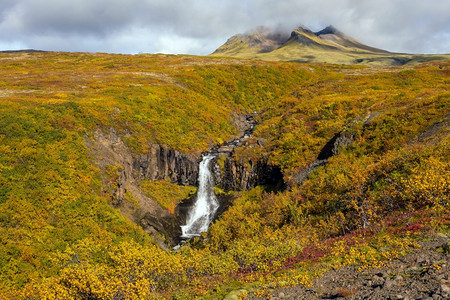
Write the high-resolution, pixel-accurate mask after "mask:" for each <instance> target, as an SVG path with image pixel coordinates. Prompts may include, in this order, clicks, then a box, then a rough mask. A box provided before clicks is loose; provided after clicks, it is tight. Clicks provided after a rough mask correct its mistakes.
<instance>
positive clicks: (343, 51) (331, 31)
mask: <svg viewBox="0 0 450 300" xmlns="http://www.w3.org/2000/svg"><path fill="white" fill-rule="evenodd" d="M211 56H228V57H236V58H245V59H261V60H268V61H296V62H309V63H311V62H314V63H316V62H317V63H339V64H360V63H362V64H377V65H404V64H413V63H421V62H425V61H429V60H436V59H449V58H450V56H449V55H411V54H404V53H392V52H389V51H386V50H382V49H378V48H375V47H371V46H368V45H365V44H363V43H361V42H359V41H357V40H356V39H354V38H352V37H349V36H347V35H346V34H344V33H342V32H341V31H339V30H338V29H336V28H335V27H333V26H331V25H330V26H327V27H326V28H324V29H322V30H320V31H317V32H313V31H311V30H309V29H308V28H305V27H301V26H300V27H298V28H297V29H295V30H294V31H292V33H291V34H290V36H289V35H288V34H285V33H282V32H277V31H275V30H272V29H269V28H264V27H259V28H257V29H256V30H254V31H251V32H249V33H246V34H238V35H235V36H232V37H231V38H229V39H228V41H227V42H226V43H225V44H223V45H222V46H220V47H219V48H218V49H217V50H216V51H214V52H213V53H212V54H211Z"/></svg>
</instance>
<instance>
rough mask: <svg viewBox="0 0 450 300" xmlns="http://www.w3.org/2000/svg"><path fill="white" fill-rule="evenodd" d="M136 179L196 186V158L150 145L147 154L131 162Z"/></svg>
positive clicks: (156, 145)
mask: <svg viewBox="0 0 450 300" xmlns="http://www.w3.org/2000/svg"><path fill="white" fill-rule="evenodd" d="M133 169H134V170H135V171H136V172H138V174H137V176H136V177H137V179H140V180H142V179H147V180H152V181H153V180H160V179H166V178H170V181H171V182H172V183H176V184H179V185H197V178H198V158H197V157H195V156H193V155H190V154H184V153H181V152H179V151H177V150H173V149H167V148H164V147H162V146H160V145H158V144H152V145H150V148H149V151H148V153H147V154H142V155H140V156H139V157H137V158H135V159H134V160H133Z"/></svg>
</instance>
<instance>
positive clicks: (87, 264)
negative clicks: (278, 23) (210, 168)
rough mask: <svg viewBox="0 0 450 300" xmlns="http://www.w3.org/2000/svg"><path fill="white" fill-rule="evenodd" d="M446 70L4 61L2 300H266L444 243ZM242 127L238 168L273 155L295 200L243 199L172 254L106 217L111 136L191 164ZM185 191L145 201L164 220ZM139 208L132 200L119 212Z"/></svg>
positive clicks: (84, 58) (93, 57) (271, 194)
mask: <svg viewBox="0 0 450 300" xmlns="http://www.w3.org/2000/svg"><path fill="white" fill-rule="evenodd" d="M325 35H326V34H325ZM316 37H317V36H316ZM313 41H314V40H313ZM316 42H317V43H319V42H320V43H322V42H321V41H316ZM340 43H343V42H340ZM348 43H349V44H347V46H345V47H347V48H348V47H356V46H355V45H354V44H352V43H353V42H352V41H351V40H348ZM330 45H332V42H328V44H327V45H326V46H327V47H328V46H330ZM322 46H323V47H325V46H324V45H322V44H321V45H319V46H318V47H322ZM330 47H331V46H330ZM343 47H344V46H343ZM360 51H372V50H371V49H362V50H360ZM449 68H450V62H449V61H441V62H431V63H427V64H423V65H418V66H403V67H382V68H381V67H379V68H375V67H372V68H368V67H364V66H349V65H326V64H320V65H314V64H298V63H289V62H266V61H253V60H238V59H229V58H210V57H192V56H173V55H112V54H100V53H99V54H86V53H52V52H47V53H20V52H19V53H1V54H0V75H1V76H0V78H1V79H0V298H5V299H133V298H143V299H153V298H184V299H190V298H194V297H223V296H224V295H225V294H227V293H228V292H229V291H230V290H232V289H239V288H246V289H247V290H249V289H253V290H254V292H255V293H256V294H258V293H259V294H261V296H263V295H264V287H265V286H266V287H267V284H272V285H277V284H278V285H295V284H305V285H307V284H309V283H311V280H313V279H314V278H315V277H317V276H320V274H323V273H324V272H326V271H327V270H330V269H335V268H339V267H342V266H348V265H356V266H358V267H361V268H372V267H376V266H379V265H380V264H382V263H383V262H384V261H385V260H387V259H390V258H393V257H397V256H399V255H402V254H404V253H406V252H408V251H411V250H413V249H414V247H418V244H417V240H418V239H421V238H427V236H430V235H433V234H436V233H438V232H439V233H442V234H447V235H448V233H449V224H450V215H449V209H448V200H449V199H448V197H449V196H448V195H449V194H450V193H449V186H450V185H449V182H448V180H449V178H450V174H449V170H450V168H449V161H450V153H449V149H450V147H449V142H450V141H449V126H448V125H449V109H450V93H449V90H448V86H449V83H450V76H449V75H450V73H449ZM255 111H256V112H257V113H256V114H254V112H255ZM249 113H250V114H253V115H254V118H255V119H256V120H257V121H258V124H257V126H256V128H255V132H254V134H253V137H252V138H250V139H249V140H248V141H247V142H246V144H245V145H244V146H242V147H240V148H238V149H236V150H235V157H236V159H237V160H240V161H241V162H242V165H245V164H251V163H254V162H255V161H257V159H258V158H259V157H261V156H265V157H267V158H268V159H269V161H270V162H271V163H272V164H274V165H277V166H279V167H280V170H281V172H282V173H283V176H284V180H285V182H286V185H285V186H286V189H278V190H277V189H276V188H274V187H268V186H260V187H256V188H254V189H251V190H249V191H240V192H232V193H231V194H230V195H228V196H230V197H231V198H233V200H232V201H231V206H230V207H229V209H228V210H227V211H226V212H224V213H223V214H222V215H221V216H220V217H219V218H218V219H217V220H216V221H215V222H214V224H213V225H212V226H211V227H210V230H209V232H208V233H207V234H205V236H204V238H196V239H193V240H192V241H190V242H188V243H187V244H185V245H184V246H182V247H181V248H180V249H179V250H178V251H172V250H170V249H168V247H167V246H166V247H164V245H162V247H161V245H160V244H159V243H158V241H161V239H162V237H161V236H160V234H158V233H157V232H153V233H152V234H148V233H147V232H144V230H143V229H142V227H144V225H145V224H134V223H133V222H132V221H131V220H133V219H132V218H130V216H129V215H127V214H126V213H123V211H121V210H120V209H117V208H116V206H115V205H114V203H112V202H113V200H114V199H113V192H114V191H113V190H117V189H118V184H119V180H120V176H121V174H124V173H122V172H121V167H122V166H119V165H109V166H108V167H107V168H105V167H104V165H102V162H104V161H106V160H107V159H108V158H102V157H99V156H101V155H103V153H94V154H93V153H92V149H91V148H90V145H91V144H92V141H93V139H94V138H95V136H96V135H100V136H101V133H103V135H104V136H106V135H107V134H108V133H111V132H113V133H114V137H115V139H114V140H113V141H112V142H113V143H114V145H116V146H117V148H115V149H118V145H119V144H120V143H119V140H120V142H123V145H124V147H125V146H126V147H127V149H129V151H130V152H131V153H132V155H134V156H135V157H140V156H145V155H147V154H148V153H149V152H150V151H151V149H152V145H155V144H158V145H164V147H166V148H167V149H174V150H177V151H179V152H180V153H184V154H186V155H192V156H198V155H199V154H200V152H202V151H205V150H208V149H210V148H212V147H213V146H216V145H217V144H221V143H223V142H224V141H226V140H229V139H231V138H233V137H236V136H238V129H237V128H236V127H237V126H236V118H237V116H238V115H242V114H249ZM123 145H122V144H120V146H123ZM117 152H118V153H119V151H117ZM116 154H117V153H116ZM119 154H120V153H119ZM317 160H320V163H319V164H316V165H314V163H315V162H316V163H317ZM315 166H317V167H315ZM305 170H307V171H308V170H311V171H310V172H309V171H308V172H307V173H308V174H307V176H303V177H302V174H305ZM174 184H175V183H174V182H170V180H169V179H166V180H161V181H156V182H148V181H146V180H142V181H141V182H137V184H136V186H135V187H134V188H136V189H137V188H142V192H143V193H147V195H148V197H153V198H155V199H153V198H152V199H150V198H149V200H148V203H146V204H148V205H155V206H157V205H161V206H164V203H173V200H174V199H172V197H173V198H175V197H185V196H184V195H188V194H189V191H190V189H189V187H188V188H186V189H185V188H184V187H181V186H176V187H175V186H174ZM127 192H128V193H127ZM138 200H139V199H135V198H134V197H133V191H130V190H129V191H125V193H124V199H123V201H124V202H125V204H124V205H128V206H133V205H135V203H136V202H137V201H138ZM157 201H159V202H157ZM158 203H159V204H158ZM167 214H168V212H167Z"/></svg>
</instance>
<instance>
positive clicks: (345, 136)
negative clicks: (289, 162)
mask: <svg viewBox="0 0 450 300" xmlns="http://www.w3.org/2000/svg"><path fill="white" fill-rule="evenodd" d="M354 139H355V137H354V135H353V134H351V133H349V132H347V131H345V130H343V131H341V132H339V133H338V134H336V135H335V136H334V137H333V138H332V139H331V140H329V141H328V142H327V143H326V144H325V146H324V147H323V148H322V150H320V153H319V155H318V156H317V158H316V159H315V160H314V161H313V162H312V163H310V164H309V165H307V166H306V167H304V168H303V169H301V170H300V172H298V173H297V174H295V175H294V176H293V178H292V179H293V181H294V182H295V183H297V184H302V183H303V182H304V181H305V180H306V179H308V176H309V174H311V173H312V172H314V170H316V169H317V168H318V167H320V166H323V165H324V164H326V163H327V161H328V159H329V158H330V157H332V156H334V155H337V154H338V153H339V151H341V150H342V149H344V148H345V147H347V146H349V145H350V144H351V143H353V141H354Z"/></svg>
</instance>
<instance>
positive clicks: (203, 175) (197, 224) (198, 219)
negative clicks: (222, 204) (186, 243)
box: [181, 155, 219, 238]
mask: <svg viewBox="0 0 450 300" xmlns="http://www.w3.org/2000/svg"><path fill="white" fill-rule="evenodd" d="M214 157H215V156H214V155H206V156H204V157H203V159H202V161H201V162H200V165H199V175H198V191H197V197H196V199H195V201H194V206H193V207H192V209H191V210H190V211H189V213H188V215H187V219H186V225H183V226H181V232H182V235H181V237H182V238H191V237H194V236H199V235H200V233H202V232H206V231H208V226H209V224H210V223H211V221H212V220H213V218H214V214H215V213H216V211H217V209H218V208H219V203H218V201H217V198H216V195H215V194H214V191H213V187H214V178H213V176H212V174H211V171H210V170H209V163H210V162H211V160H212V159H213V158H214Z"/></svg>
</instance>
